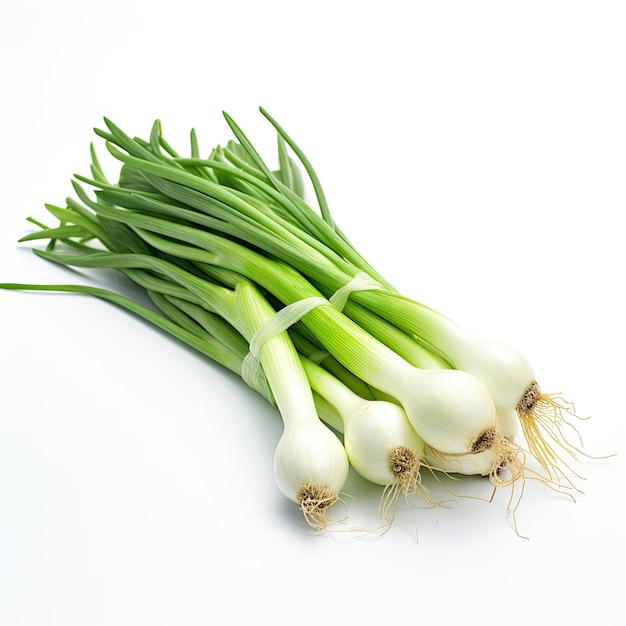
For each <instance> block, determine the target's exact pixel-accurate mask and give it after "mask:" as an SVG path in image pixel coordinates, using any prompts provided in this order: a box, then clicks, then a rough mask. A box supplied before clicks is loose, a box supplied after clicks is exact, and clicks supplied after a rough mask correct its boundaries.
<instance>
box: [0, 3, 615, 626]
mask: <svg viewBox="0 0 626 626" xmlns="http://www.w3.org/2000/svg"><path fill="white" fill-rule="evenodd" d="M625 32H626V10H625V8H624V4H623V3H622V2H603V1H598V0H595V1H593V2H578V1H574V0H572V1H568V2H552V1H549V0H543V1H541V2H535V1H526V2H504V1H498V2H470V1H467V2H399V1H394V0H387V1H386V2H341V1H340V0H334V1H333V2H328V1H318V2H278V1H275V0H265V1H264V2H257V3H255V2H243V1H237V0H235V1H230V2H213V1H212V0H204V1H203V2H190V1H186V0H179V1H177V2H169V3H168V2H160V1H157V0H153V1H151V2H148V1H146V2H140V1H136V0H126V1H124V2H119V1H117V0H115V1H109V2H102V3H94V2H88V1H83V2H79V1H75V2H70V1H68V0H60V1H58V2H43V1H39V2H36V1H34V0H23V1H22V2H20V3H16V2H12V3H8V2H6V3H3V5H2V9H1V15H0V58H1V59H2V61H1V66H0V68H1V69H0V72H1V83H0V84H1V88H0V93H1V95H0V113H1V116H0V120H1V125H0V149H1V156H0V159H1V167H0V172H1V177H2V197H1V202H2V207H1V213H0V282H5V281H16V282H18V281H20V282H25V281H26V282H48V283H50V282H57V283H58V282H85V283H89V282H93V281H95V283H96V284H100V285H105V286H111V287H113V288H118V289H120V290H124V289H126V284H125V283H124V282H123V281H122V280H121V279H120V278H118V277H116V276H114V275H106V276H102V275H98V277H96V278H94V279H89V278H88V277H86V276H83V275H81V274H79V273H76V272H71V271H69V270H65V269H63V268H60V267H56V266H52V265H50V264H48V263H46V262H44V261H42V260H39V259H37V258H35V257H34V255H32V253H31V252H30V251H29V246H28V245H26V244H17V239H18V238H19V237H20V236H22V235H23V234H25V233H26V232H27V231H28V230H29V225H28V224H27V222H26V221H25V218H26V217H27V216H29V215H32V216H34V217H37V218H39V219H40V220H42V221H44V222H45V221H46V220H47V217H46V215H47V213H46V211H45V209H44V206H43V205H44V203H46V202H49V203H56V204H63V203H64V199H65V196H66V195H69V194H71V191H72V190H71V186H70V179H71V176H72V174H73V173H75V172H79V173H85V174H86V173H88V162H89V154H88V147H89V142H90V141H92V139H94V138H95V135H93V133H92V128H93V127H94V126H101V124H102V122H101V120H102V117H103V116H107V117H109V118H111V119H112V120H113V121H115V122H116V123H117V124H118V125H120V126H122V128H124V129H125V130H126V131H127V132H129V133H130V134H137V135H141V136H146V134H147V133H148V132H149V129H150V126H151V124H152V122H153V120H154V119H156V118H160V119H161V120H162V121H163V127H164V132H165V136H166V137H167V138H168V139H169V140H170V142H171V143H172V144H174V145H175V146H176V147H178V148H179V149H180V150H181V151H184V150H185V149H186V148H185V146H186V142H187V134H188V131H189V129H190V128H191V127H192V126H194V127H196V129H197V130H198V133H199V136H200V141H201V146H202V148H203V150H204V151H205V152H208V150H209V149H210V148H211V147H213V146H214V145H216V144H218V143H220V142H225V141H227V140H228V139H229V138H231V135H230V131H229V129H228V127H227V125H226V123H225V122H224V120H223V119H222V117H221V111H222V110H226V111H228V112H229V113H230V114H231V115H232V116H233V117H234V118H235V119H236V120H237V121H238V122H239V123H240V125H241V126H243V127H244V129H245V130H246V132H247V133H248V134H249V135H250V136H251V138H252V139H253V141H254V142H255V143H256V144H257V145H258V147H259V149H260V150H261V151H262V152H263V153H264V154H265V155H266V156H268V160H270V161H271V160H272V159H273V155H274V135H273V133H272V132H271V130H270V128H269V126H268V124H266V123H265V122H264V120H263V118H262V116H261V115H260V114H259V113H258V111H257V107H258V106H263V107H265V108H266V109H267V110H268V111H269V112H270V113H272V114H273V115H274V116H275V117H276V118H278V120H279V121H280V122H281V123H282V124H283V126H285V127H286V128H287V129H288V130H289V132H290V133H291V134H292V135H293V136H294V137H295V138H296V140H297V141H298V142H299V144H300V145H301V147H302V148H303V149H304V150H305V152H306V153H307V155H308V156H309V158H310V159H311V161H312V162H313V164H314V165H315V166H316V168H317V170H318V173H319V174H320V177H321V179H322V182H323V183H324V186H325V189H326V193H327V195H328V198H329V201H330V204H331V208H332V210H333V211H334V215H335V218H336V220H337V221H338V222H339V224H340V225H341V226H342V228H343V229H344V230H345V231H346V232H347V233H348V235H349V236H350V237H351V238H352V240H353V241H354V243H355V244H356V246H357V247H358V248H359V249H360V250H361V251H362V252H363V253H364V254H365V255H366V256H367V257H368V258H369V259H370V261H371V262H372V263H373V264H374V265H375V266H377V267H378V269H379V270H380V271H381V272H382V273H383V274H385V275H386V276H387V277H388V278H389V279H390V280H391V281H392V282H394V283H395V284H396V285H397V286H398V287H399V288H400V289H401V290H403V291H404V292H405V293H407V294H408V295H411V296H413V297H415V298H417V299H419V300H421V301H423V302H426V303H427V304H430V305H431V306H434V307H435V308H438V309H439V310H441V311H443V312H445V313H447V314H448V315H449V316H450V317H452V318H453V319H456V320H457V321H459V322H460V323H462V324H463V325H465V326H467V327H469V328H471V329H473V330H475V331H477V332H479V333H481V334H483V335H487V336H489V337H492V338H495V339H500V340H503V341H506V342H508V343H511V344H513V345H515V346H516V347H518V348H519V349H521V350H522V351H523V352H524V353H525V354H526V355H527V356H528V357H529V358H530V360H531V361H532V362H533V364H534V367H535V369H536V372H537V375H538V377H539V380H540V383H541V384H542V387H543V388H544V389H545V390H547V391H560V392H563V394H564V395H565V397H566V398H568V399H570V400H572V401H574V402H575V404H576V409H577V412H578V413H579V414H580V415H581V416H585V417H586V416H591V419H590V420H589V421H586V422H583V423H581V424H580V431H581V433H582V435H583V439H584V442H585V445H586V447H585V450H587V451H588V452H589V454H592V455H593V454H597V455H602V454H607V453H618V456H617V457H615V458H612V459H610V460H604V461H589V462H585V463H583V464H581V465H576V466H575V467H576V469H577V470H578V471H579V472H580V473H581V474H582V475H583V476H584V477H585V478H586V481H584V483H582V482H579V483H577V484H579V486H580V487H581V489H582V490H583V491H584V492H585V493H584V495H583V496H580V497H578V498H577V502H576V503H572V502H571V501H570V500H569V499H567V498H566V497H563V496H560V495H558V494H556V493H554V492H553V491H551V490H549V489H547V488H545V487H543V486H541V485H539V484H537V483H536V482H529V483H528V484H527V487H526V492H525V494H524V498H523V499H522V503H521V505H520V507H519V508H518V510H517V516H516V520H517V524H518V529H519V532H520V534H523V535H525V536H527V537H529V539H522V538H519V537H518V536H517V535H516V533H515V530H514V528H513V522H512V518H511V516H507V515H506V504H507V498H508V493H505V492H502V493H499V494H497V496H496V498H495V500H494V502H492V503H491V504H488V503H486V502H483V501H479V500H472V499H462V500H459V504H458V506H456V507H450V506H448V507H442V508H441V510H440V511H439V514H438V515H437V513H436V512H435V511H433V510H427V509H426V508H424V507H423V506H420V505H419V503H416V508H415V510H414V511H413V513H414V515H415V517H413V515H412V514H411V513H410V512H409V511H408V510H407V509H406V507H403V508H402V510H401V512H400V513H399V515H398V518H397V520H396V522H395V524H394V526H393V527H392V528H391V530H390V531H389V532H388V533H387V534H386V535H384V536H382V537H380V536H379V535H378V534H374V535H370V536H368V537H360V538H358V537H357V536H355V535H354V534H353V533H349V532H342V533H334V534H322V535H316V534H315V533H314V532H312V531H310V530H309V529H308V527H307V526H306V525H305V523H304V521H303V520H302V519H301V515H300V513H299V512H298V511H297V507H295V505H293V504H292V503H291V502H289V501H287V500H286V499H285V498H284V497H283V496H282V495H281V494H280V493H279V491H278V489H277V488H276V486H275V484H274V482H273V476H272V455H273V450H274V446H275V444H276V442H277V440H278V437H279V436H280V432H281V425H280V419H279V417H278V415H277V414H276V413H275V411H274V410H273V409H272V408H271V407H270V406H269V405H267V404H266V403H264V401H263V400H262V399H261V398H260V397H258V396H257V395H255V393H254V392H253V391H251V390H250V389H248V388H247V387H246V386H245V385H244V384H243V383H242V382H241V381H240V380H239V379H237V378H236V377H234V376H231V375H229V374H228V373H226V372H224V371H223V370H221V369H220V368H219V367H217V366H215V365H213V364H211V363H209V362H207V361H206V360H205V359H203V358H200V357H199V356H198V355H196V354H195V353H193V352H191V351H190V350H188V349H186V348H184V347H182V346H181V345H179V344H177V343H176V342H175V341H173V340H171V339H169V338H168V337H165V336H163V335H162V334H160V333H158V332H156V331H155V330H154V329H152V328H150V327H148V326H146V325H145V324H144V323H142V322H141V321H139V320H137V319H134V318H132V317H130V316H129V315H127V314H125V313H124V312H121V311H119V310H117V309H115V308H114V307H112V306H110V305H108V304H105V303H102V302H99V301H93V300H90V299H88V298H86V297H81V296H69V295H56V294H25V293H16V292H0V311H1V315H2V324H1V325H0V624H3V625H5V624H6V625H7V626H26V625H28V626H35V625H42V626H43V625H45V626H53V625H57V624H59V625H60V624H62V625H63V626H73V625H78V624H81V625H85V624H89V625H90V626H96V625H107V626H108V625H115V626H126V625H130V624H132V625H134V626H137V625H143V624H146V625H150V626H157V625H159V626H160V625H177V626H178V625H181V626H188V625H196V624H257V623H274V624H292V623H296V624H319V623H330V624H359V623H365V624H381V623H387V624H400V623H426V622H428V623H432V624H444V625H448V624H486V623H492V624H493V623H501V624H511V625H517V624H531V623H532V624H547V623H552V624H556V623H559V624H588V623H593V624H602V625H608V624H618V623H623V620H624V616H625V615H626V611H625V606H624V599H623V598H624V596H623V586H624V573H623V572H624V570H623V563H624V557H625V556H626V555H625V553H624V533H623V515H622V501H623V498H624V479H623V476H622V475H621V472H622V471H623V470H624V466H623V453H624V452H625V449H624V445H623V440H624V436H625V434H626V433H625V429H624V423H625V419H626V414H625V413H626V410H625V408H624V407H625V396H624V381H625V380H626V366H625V365H624V362H623V360H622V354H623V353H624V350H625V349H626V337H625V333H624V314H625V307H624V300H623V290H624V269H625V267H626V265H625V262H626V254H625V252H624V247H625V246H624V232H625V229H624V221H623V213H624V211H625V209H626V88H625V81H624V77H625V69H626V37H624V33H625ZM101 150H103V148H101ZM48 221H49V222H51V223H52V219H50V220H48ZM620 453H621V456H620ZM464 484H465V483H464ZM459 489H462V490H464V491H465V492H466V493H468V494H474V495H477V496H479V497H480V498H488V497H489V496H490V494H491V492H490V490H489V488H488V487H487V486H486V485H485V483H484V481H480V480H470V481H468V482H467V486H465V487H459ZM346 491H347V492H348V494H349V495H350V496H353V498H354V499H350V498H346V502H347V506H348V513H349V515H350V518H349V520H348V522H347V523H346V524H344V525H343V526H339V528H343V529H346V530H349V529H350V528H354V527H360V526H363V525H365V524H367V523H368V522H369V520H370V517H371V516H372V515H373V514H374V512H375V509H376V505H377V502H378V498H379V495H380V490H379V489H378V488H374V487H371V486H368V485H367V484H365V483H364V481H362V480H360V479H359V478H358V477H355V476H351V478H350V480H349V482H348V484H347V486H346ZM341 513H342V511H338V513H337V515H341ZM416 525H417V530H418V541H416V537H415V530H416Z"/></svg>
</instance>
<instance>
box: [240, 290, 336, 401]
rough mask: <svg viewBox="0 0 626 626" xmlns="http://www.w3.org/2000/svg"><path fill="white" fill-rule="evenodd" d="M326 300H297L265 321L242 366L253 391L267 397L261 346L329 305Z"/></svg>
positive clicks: (254, 337) (255, 334)
mask: <svg viewBox="0 0 626 626" xmlns="http://www.w3.org/2000/svg"><path fill="white" fill-rule="evenodd" d="M328 303H329V302H328V300H326V298H322V297H320V296H313V297H311V298H305V299H304V300H297V301H296V302H292V303H291V304H288V305H287V306H285V307H284V308H282V309H280V311H277V312H276V313H275V314H274V315H272V317H270V318H268V319H267V320H265V322H264V323H263V324H261V326H259V327H258V328H257V329H256V331H255V332H254V333H253V335H252V337H251V338H250V351H249V352H248V354H247V355H246V356H245V358H244V360H243V363H242V364H241V377H242V378H243V380H244V381H245V382H246V383H247V384H248V385H249V386H250V387H252V388H253V389H256V390H257V391H259V392H260V393H263V394H264V395H265V393H264V392H265V391H266V389H267V388H268V385H267V380H266V379H265V374H264V373H263V368H262V367H261V362H260V361H259V351H260V349H261V346H262V345H263V344H264V343H265V342H266V341H267V340H268V339H271V338H272V337H274V336H275V335H278V334H279V333H282V332H283V331H284V330H287V329H288V328H289V327H290V326H293V325H294V324H295V323H296V322H298V321H300V319H301V318H303V317H304V316H305V315H306V314H307V313H308V312H309V311H311V310H313V309H314V308H316V307H318V306H320V305H322V304H328Z"/></svg>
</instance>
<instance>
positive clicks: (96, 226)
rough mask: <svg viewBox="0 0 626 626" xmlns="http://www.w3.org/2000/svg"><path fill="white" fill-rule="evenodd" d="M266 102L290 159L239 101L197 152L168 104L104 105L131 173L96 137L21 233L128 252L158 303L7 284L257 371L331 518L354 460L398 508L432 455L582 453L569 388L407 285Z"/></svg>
mask: <svg viewBox="0 0 626 626" xmlns="http://www.w3.org/2000/svg"><path fill="white" fill-rule="evenodd" d="M261 112H262V114H263V115H264V116H265V118H266V119H267V120H268V121H269V122H270V123H271V124H272V126H273V127H274V128H275V130H276V132H277V138H278V167H277V169H271V168H270V167H269V166H268V165H267V164H266V162H265V161H264V160H263V159H262V158H261V156H260V155H259V154H258V152H257V151H256V150H255V148H254V147H253V145H252V144H251V143H250V141H249V140H248V138H247V137H246V135H245V134H244V133H243V131H242V130H241V129H240V128H239V126H238V125H237V124H236V123H235V122H234V121H233V120H232V119H231V118H230V117H229V116H228V115H225V118H226V120H227V122H228V125H229V126H230V128H231V130H232V132H233V134H234V136H235V139H234V140H231V141H228V143H227V144H226V145H225V146H218V147H217V148H215V149H213V150H212V151H211V153H210V154H209V156H208V158H203V157H201V156H200V149H199V147H198V142H197V138H196V134H195V132H194V131H193V130H192V131H191V149H190V156H181V155H180V154H179V153H178V152H176V150H174V148H172V146H171V145H170V144H169V143H168V142H167V141H166V140H165V138H164V137H163V134H162V131H161V125H160V123H159V122H158V121H157V122H156V123H155V124H154V125H153V127H152V131H151V133H150V136H149V137H148V138H147V139H140V138H133V137H131V136H129V135H127V134H126V133H124V132H123V131H122V130H121V129H120V128H118V127H117V126H116V125H115V124H113V123H112V122H110V121H109V120H106V119H105V123H106V127H107V128H106V130H101V129H96V131H95V132H96V134H97V135H98V136H99V137H100V138H102V139H104V140H105V144H106V147H107V149H108V151H109V152H110V153H111V155H112V156H113V157H114V158H115V159H117V160H118V161H119V162H120V163H121V168H120V171H119V176H118V178H117V180H116V181H115V182H110V181H109V179H108V178H107V177H106V176H105V173H104V171H103V168H102V167H101V164H100V162H99V160H98V157H97V155H96V152H95V150H94V148H93V145H92V147H91V168H90V169H91V175H90V176H89V177H85V176H76V177H75V178H74V180H73V181H72V184H73V188H74V191H75V195H76V197H75V198H73V197H72V198H68V199H67V204H66V206H65V207H60V206H54V205H46V207H47V209H48V211H49V212H50V214H51V215H52V216H53V217H54V218H55V219H56V220H58V225H56V226H53V227H48V226H46V225H44V224H41V223H40V222H38V221H36V220H34V219H32V218H29V219H30V222H31V223H33V224H35V225H36V226H37V227H38V230H37V231H35V232H32V233H30V234H28V235H27V236H25V237H23V238H22V240H21V241H33V240H48V241H49V243H48V245H47V247H46V248H45V249H38V248H35V249H34V252H35V253H36V254H37V255H39V256H41V257H42V258H44V259H47V260H50V261H53V262H56V263H60V264H63V265H67V266H74V267H83V268H115V269H117V270H119V271H121V272H123V273H124V274H125V275H126V276H127V277H128V278H129V279H130V280H131V281H133V282H134V283H136V284H137V285H138V286H140V287H141V289H142V290H145V292H147V294H148V295H149V297H150V299H151V301H152V303H153V305H154V306H153V307H146V306H144V305H142V304H140V303H139V302H138V301H135V300H133V299H131V298H129V297H126V296H122V295H120V294H118V293H115V292H113V291H109V290H105V289H100V288H96V287H91V286H85V285H33V284H15V283H4V284H0V287H2V288H5V289H30V290H54V291H66V292H76V293H84V294H88V295H91V296H95V297H99V298H102V299H105V300H108V301H111V302H113V303H115V304H117V305H119V306H121V307H123V308H124V309H127V310H129V311H131V312H132V313H134V314H136V315H139V316H141V317H142V318H144V319H145V320H147V321H148V322H150V323H152V324H154V325H155V326H157V327H159V328H161V329H163V330H164V331H166V332H168V333H170V334H171V335H173V336H174V337H176V338H177V339H179V340H180V341H182V342H184V343H185V344H187V345H189V346H191V347H192V348H194V349H196V350H198V351H199V352H201V353H202V354H204V355H206V356H208V357H210V358H211V359H212V360H214V361H215V362H217V363H219V364H221V365H222V366H224V367H226V368H228V369H229V370H231V371H233V372H235V373H236V374H237V375H239V376H241V377H242V378H243V380H244V381H245V382H246V383H247V384H248V385H250V386H251V387H253V388H254V389H255V390H257V391H258V392H259V393H260V394H261V395H262V396H264V397H265V398H266V399H267V400H268V401H270V402H271V403H273V404H274V405H275V406H276V407H277V409H278V412H279V413H280V416H281V417H282V420H283V423H284V431H283V435H282V437H281V439H280V441H279V443H278V446H277V448H276V451H275V454H274V473H275V477H276V482H277V484H278V487H279V488H280V490H281V491H282V493H283V494H284V495H285V496H286V497H288V498H290V499H291V500H293V501H294V502H296V503H297V504H298V505H299V507H300V509H301V510H302V512H303V514H304V516H305V518H306V519H307V521H308V522H309V523H310V524H311V526H313V527H314V528H316V529H323V528H325V527H326V526H327V523H328V519H327V510H328V508H329V507H330V506H332V505H333V504H334V503H335V502H337V500H338V499H340V494H341V492H342V489H343V488H344V484H345V481H346V479H347V476H348V472H349V467H350V466H352V467H353V468H354V470H355V471H356V472H358V473H359V474H360V475H362V476H363V477H364V478H366V479H367V480H369V481H372V482H374V483H376V484H379V485H381V486H383V487H384V489H383V495H382V499H381V503H382V505H381V506H382V509H381V510H382V512H383V515H384V516H386V515H387V514H388V513H389V510H390V508H391V507H392V506H393V505H394V504H395V503H396V502H397V499H398V497H399V496H400V495H404V496H405V497H408V496H411V495H413V494H417V495H419V496H421V497H423V498H425V499H427V500H428V499H429V494H428V491H427V490H426V489H425V488H424V487H423V486H422V482H421V473H420V472H421V470H422V469H423V468H428V469H429V471H433V472H437V471H440V472H445V473H451V474H480V475H484V476H488V477H489V480H490V481H491V482H492V483H493V484H494V485H495V486H505V485H510V484H513V483H515V481H517V480H519V479H520V478H522V479H523V478H524V476H525V473H526V470H527V467H528V465H527V463H528V457H531V458H533V459H534V460H535V461H536V464H537V466H538V468H539V470H538V471H539V473H540V474H541V475H542V476H543V478H544V479H545V480H546V481H549V482H554V481H557V482H558V481H560V480H562V479H563V478H564V477H565V476H566V474H567V472H568V471H570V470H569V466H568V465H567V464H566V463H564V461H563V453H565V454H567V455H570V456H572V457H574V458H576V453H577V449H576V448H575V447H574V446H573V445H572V444H571V443H570V442H569V441H568V440H567V438H566V435H565V428H566V427H569V426H571V423H570V422H569V421H567V419H566V417H567V415H566V414H567V413H568V411H569V405H567V403H565V402H563V401H562V400H561V399H560V398H559V397H558V396H552V395H547V394H544V393H543V392H542V391H541V390H540V387H539V385H538V383H537V381H536V377H535V374H534V373H533V369H532V367H531V365H530V363H529V362H528V360H527V359H526V358H525V357H524V356H522V355H521V354H520V353H519V352H518V351H516V350H514V349H513V348H511V347H509V346H506V345H503V344H501V343H498V342H496V341H492V340H488V339H483V338H481V337H477V336H475V335H474V334H472V333H471V332H469V331H467V330H465V329H463V328H461V327H459V326H458V325H457V324H455V323H454V322H452V321H451V320H449V319H447V318H446V317H444V316H443V315H441V314H440V313H438V312H436V311H434V310H432V309H430V308H428V307H426V306H424V305H423V304H421V303H419V302H417V301H415V300H413V299H412V298H410V297H407V296H406V295H403V294H401V293H399V292H398V291H397V290H396V289H394V287H393V286H392V284H391V283H390V282H388V281H387V280H386V279H385V278H384V277H383V276H381V275H380V274H379V273H378V272H377V271H376V270H375V269H374V268H373V267H371V266H370V264H369V263H368V262H367V261H366V260H365V259H364V258H363V257H362V255H361V254H359V252H358V251H357V250H356V249H355V248H354V246H353V245H352V244H351V243H350V241H349V240H348V238H347V237H346V236H345V235H344V233H343V232H342V231H341V230H340V229H339V227H338V226H337V224H336V223H335V222H334V220H333V218H332V217H331V214H330V212H329V208H328V205H327V202H326V199H325V196H324V193H323V190H322V187H321V185H320V182H319V180H318V177H317V175H316V174H315V171H314V170H313V168H312V166H311V164H310V162H309V161H308V159H307V158H306V156H305V155H304V154H303V153H302V151H301V150H300V148H299V147H298V146H297V144H296V143H295V142H294V141H293V140H292V139H291V137H290V136H289V135H288V134H287V133H286V132H285V130H284V129H283V128H282V127H281V126H280V125H279V124H278V123H277V122H276V121H275V120H274V119H273V118H272V117H271V116H270V115H269V114H268V113H267V112H265V111H264V110H262V109H261ZM294 157H295V158H294ZM297 161H299V162H300V165H298V163H297ZM301 167H302V168H303V169H304V171H305V172H306V174H307V176H308V178H309V181H310V185H311V187H312V189H313V192H314V196H315V201H316V204H317V208H313V207H312V206H311V205H310V204H309V203H307V201H306V199H305V195H306V194H305V193H304V183H303V179H302V173H301ZM86 186H89V187H90V188H91V189H92V193H88V192H87V190H86ZM520 430H521V436H520ZM516 437H517V438H520V439H521V440H522V442H521V443H516V442H515V441H514V440H515V438H516Z"/></svg>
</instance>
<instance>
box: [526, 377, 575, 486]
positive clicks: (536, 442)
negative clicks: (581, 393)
mask: <svg viewBox="0 0 626 626" xmlns="http://www.w3.org/2000/svg"><path fill="white" fill-rule="evenodd" d="M516 410H517V414H518V415H519V419H520V423H521V426H522V432H523V433H524V438H525V439H526V442H527V444H528V451H529V452H530V454H531V455H532V456H533V457H534V458H535V460H536V461H537V462H538V463H539V465H540V466H541V468H542V470H543V471H544V472H545V474H546V476H547V477H548V478H550V479H557V477H559V476H561V477H562V476H564V470H563V468H565V469H567V470H568V471H570V472H572V473H574V474H575V472H573V470H572V469H571V468H570V467H569V466H568V465H567V463H565V462H564V460H563V459H562V457H561V456H560V455H559V452H558V450H557V449H558V448H560V449H561V451H563V452H565V453H566V454H567V455H569V456H570V457H572V458H574V459H577V457H578V455H580V454H582V452H581V450H580V448H579V447H577V446H576V445H574V444H572V443H571V442H570V441H568V439H567V437H566V434H565V430H566V429H571V430H572V431H573V432H574V433H575V434H576V437H577V438H578V439H579V440H580V436H579V435H578V431H577V430H576V428H575V427H574V425H573V424H572V423H571V422H570V421H568V420H567V419H566V415H568V414H569V415H571V416H572V417H575V418H577V417H578V416H577V415H576V414H575V413H574V410H573V405H572V404H570V403H568V402H565V401H564V400H563V399H562V398H560V397H559V396H558V395H548V394H545V393H542V392H541V389H540V388H539V385H538V384H537V381H533V382H531V383H530V385H528V388H527V389H526V391H525V392H524V394H523V395H522V398H521V400H520V401H519V403H518V405H517V407H516ZM561 466H563V467H561Z"/></svg>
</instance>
